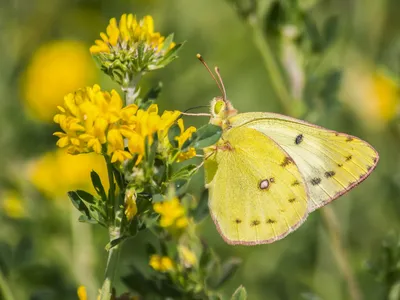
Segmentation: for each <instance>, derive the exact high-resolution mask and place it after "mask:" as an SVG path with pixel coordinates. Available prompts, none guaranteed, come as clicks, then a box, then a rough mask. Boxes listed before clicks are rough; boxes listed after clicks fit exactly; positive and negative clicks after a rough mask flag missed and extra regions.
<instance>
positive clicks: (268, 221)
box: [267, 219, 276, 224]
mask: <svg viewBox="0 0 400 300" xmlns="http://www.w3.org/2000/svg"><path fill="white" fill-rule="evenodd" d="M274 223H276V220H274V219H267V224H274Z"/></svg>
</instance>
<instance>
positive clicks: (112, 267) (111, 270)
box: [100, 238, 120, 300]
mask: <svg viewBox="0 0 400 300" xmlns="http://www.w3.org/2000/svg"><path fill="white" fill-rule="evenodd" d="M110 240H111V238H110ZM119 252H120V245H116V246H115V247H113V248H111V249H110V251H109V252H108V260H107V266H106V271H105V275H104V278H105V279H104V282H103V286H102V287H101V292H100V300H110V299H111V296H112V287H113V282H114V277H115V273H116V271H117V267H118V261H119Z"/></svg>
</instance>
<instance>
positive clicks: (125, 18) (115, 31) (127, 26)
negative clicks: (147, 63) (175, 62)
mask: <svg viewBox="0 0 400 300" xmlns="http://www.w3.org/2000/svg"><path fill="white" fill-rule="evenodd" d="M106 32H107V34H105V33H103V32H102V33H100V37H101V40H96V41H95V45H93V46H92V47H90V52H91V53H92V54H96V53H111V52H117V51H120V50H121V49H124V50H129V49H135V48H137V47H138V44H141V43H143V44H145V45H146V47H147V48H151V49H152V50H154V51H155V52H160V51H161V50H162V49H163V46H164V40H165V37H163V36H161V34H160V33H159V32H154V21H153V18H152V17H151V16H145V17H144V18H143V19H142V20H139V21H137V20H136V17H135V16H134V15H133V14H129V15H126V14H123V15H122V16H121V19H120V21H119V24H118V23H117V20H116V19H115V18H112V19H111V20H110V24H109V25H108V26H107V30H106ZM174 46H175V44H174V43H171V44H170V45H169V49H171V48H173V47H174ZM169 49H167V50H169Z"/></svg>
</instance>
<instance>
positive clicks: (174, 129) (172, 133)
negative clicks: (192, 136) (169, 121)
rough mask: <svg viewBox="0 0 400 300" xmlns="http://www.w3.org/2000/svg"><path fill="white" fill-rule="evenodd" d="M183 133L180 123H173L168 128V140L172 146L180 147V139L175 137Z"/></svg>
mask: <svg viewBox="0 0 400 300" xmlns="http://www.w3.org/2000/svg"><path fill="white" fill-rule="evenodd" d="M180 134H181V129H180V128H179V125H178V124H174V125H172V126H171V127H170V128H169V130H168V140H169V143H170V144H171V145H172V147H174V148H177V147H178V141H177V140H176V139H175V138H176V137H177V136H179V135H180Z"/></svg>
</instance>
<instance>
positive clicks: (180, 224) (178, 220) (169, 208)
mask: <svg viewBox="0 0 400 300" xmlns="http://www.w3.org/2000/svg"><path fill="white" fill-rule="evenodd" d="M153 209H154V211H155V212H157V213H159V214H160V216H161V217H160V226H161V227H168V228H171V227H172V228H177V229H181V228H185V227H186V226H187V225H188V219H187V217H186V215H185V209H184V208H183V206H182V204H181V203H180V202H179V199H178V198H177V197H174V198H173V199H171V200H169V201H163V202H157V203H154V204H153Z"/></svg>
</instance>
